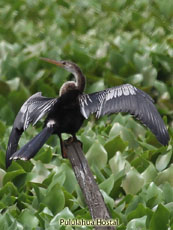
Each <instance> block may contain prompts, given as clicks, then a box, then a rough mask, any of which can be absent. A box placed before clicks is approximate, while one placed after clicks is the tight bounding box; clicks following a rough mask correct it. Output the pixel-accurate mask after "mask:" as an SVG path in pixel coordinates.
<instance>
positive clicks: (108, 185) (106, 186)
mask: <svg viewBox="0 0 173 230" xmlns="http://www.w3.org/2000/svg"><path fill="white" fill-rule="evenodd" d="M113 185H114V175H113V174H112V175H111V176H110V177H109V178H108V179H106V180H105V181H103V182H102V183H101V184H99V188H100V189H102V190H104V191H105V192H106V193H107V194H108V195H109V194H110V192H111V190H112V188H113Z"/></svg>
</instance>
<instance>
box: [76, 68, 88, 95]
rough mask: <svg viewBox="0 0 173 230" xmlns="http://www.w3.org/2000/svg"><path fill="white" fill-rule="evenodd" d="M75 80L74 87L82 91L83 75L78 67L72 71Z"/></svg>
mask: <svg viewBox="0 0 173 230" xmlns="http://www.w3.org/2000/svg"><path fill="white" fill-rule="evenodd" d="M73 74H74V77H75V80H76V87H77V89H78V90H79V91H80V92H81V93H82V92H83V91H84V89H85V76H84V75H83V73H82V71H81V70H80V69H79V68H76V70H75V72H74V73H73Z"/></svg>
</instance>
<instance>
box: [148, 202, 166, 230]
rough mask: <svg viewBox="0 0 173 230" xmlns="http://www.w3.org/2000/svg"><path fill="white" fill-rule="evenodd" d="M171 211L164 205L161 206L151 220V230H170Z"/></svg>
mask: <svg viewBox="0 0 173 230" xmlns="http://www.w3.org/2000/svg"><path fill="white" fill-rule="evenodd" d="M168 220H169V211H168V209H167V208H165V207H164V206H163V205H162V204H159V205H158V207H157V209H156V211H155V213H154V214H153V217H152V218H151V221H150V225H149V228H150V229H151V230H158V229H163V230H167V229H168Z"/></svg>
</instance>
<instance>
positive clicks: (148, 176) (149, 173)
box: [141, 163, 157, 184]
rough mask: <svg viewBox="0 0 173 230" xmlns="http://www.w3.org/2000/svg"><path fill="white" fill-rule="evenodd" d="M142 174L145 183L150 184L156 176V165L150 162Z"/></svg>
mask: <svg viewBox="0 0 173 230" xmlns="http://www.w3.org/2000/svg"><path fill="white" fill-rule="evenodd" d="M141 176H142V177H143V179H144V181H145V184H148V183H150V182H152V181H153V180H154V179H155V178H156V176H157V170H156V168H155V167H154V165H153V164H152V163H150V165H149V166H148V167H147V168H146V169H145V171H144V172H143V173H142V174H141Z"/></svg>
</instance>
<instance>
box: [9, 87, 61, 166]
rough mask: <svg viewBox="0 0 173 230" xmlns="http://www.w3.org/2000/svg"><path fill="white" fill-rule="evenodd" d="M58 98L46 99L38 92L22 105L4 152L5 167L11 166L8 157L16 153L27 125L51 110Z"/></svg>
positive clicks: (34, 122) (35, 121)
mask: <svg viewBox="0 0 173 230" xmlns="http://www.w3.org/2000/svg"><path fill="white" fill-rule="evenodd" d="M57 101H58V98H47V97H43V96H42V95H41V92H38V93H36V94H34V95H32V96H31V97H29V98H28V100H27V101H26V102H25V103H24V104H23V105H22V107H21V109H20V111H19V112H18V114H17V116H16V119H15V121H14V124H13V128H12V131H11V134H10V137H9V141H8V146H7V151H6V167H7V168H8V167H9V165H10V164H11V160H10V157H11V156H12V155H13V154H14V153H15V152H16V150H17V146H18V142H19V139H20V136H21V135H22V133H23V131H24V130H25V129H27V128H28V126H29V124H33V125H35V124H36V123H37V122H38V121H39V120H40V119H41V118H42V117H43V116H44V115H46V114H47V113H48V112H49V111H50V110H51V109H53V107H54V105H55V103H56V102H57Z"/></svg>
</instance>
